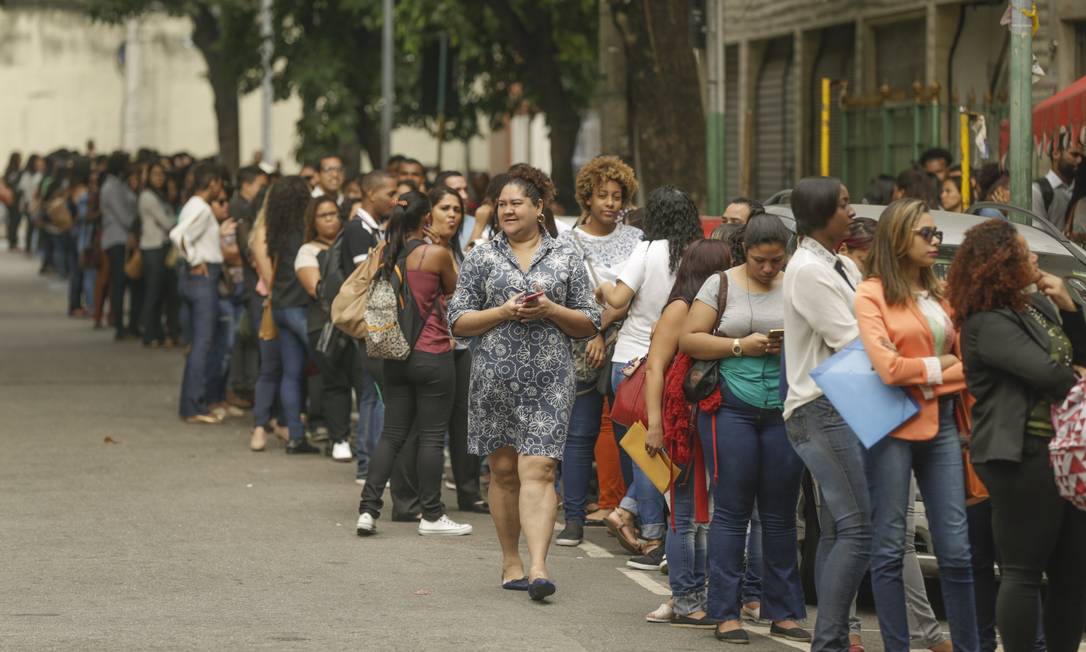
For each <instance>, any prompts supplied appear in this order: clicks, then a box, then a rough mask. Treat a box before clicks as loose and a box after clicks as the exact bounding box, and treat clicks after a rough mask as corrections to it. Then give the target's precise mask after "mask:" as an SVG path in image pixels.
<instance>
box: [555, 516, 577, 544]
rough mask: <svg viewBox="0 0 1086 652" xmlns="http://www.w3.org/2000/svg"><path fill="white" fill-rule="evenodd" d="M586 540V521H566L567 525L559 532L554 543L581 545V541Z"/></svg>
mask: <svg viewBox="0 0 1086 652" xmlns="http://www.w3.org/2000/svg"><path fill="white" fill-rule="evenodd" d="M582 540H584V523H582V522H580V521H570V522H568V523H566V527H565V528H563V529H562V531H561V532H559V533H558V537H557V538H556V539H555V540H554V543H555V544H557V545H559V546H579V545H581V541H582Z"/></svg>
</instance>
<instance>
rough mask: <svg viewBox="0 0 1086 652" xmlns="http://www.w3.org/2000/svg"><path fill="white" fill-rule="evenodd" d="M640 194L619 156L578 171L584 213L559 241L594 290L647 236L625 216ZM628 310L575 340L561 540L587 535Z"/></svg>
mask: <svg viewBox="0 0 1086 652" xmlns="http://www.w3.org/2000/svg"><path fill="white" fill-rule="evenodd" d="M636 194H637V179H636V178H634V172H633V170H632V169H631V168H630V166H628V165H626V164H625V163H623V162H622V160H621V159H619V158H618V157H617V156H597V157H596V158H594V159H592V160H591V161H589V162H588V163H587V164H586V165H585V166H584V167H582V168H581V171H580V172H579V173H578V174H577V182H576V195H577V203H578V204H579V205H580V207H581V218H580V220H579V221H578V223H577V226H576V227H574V228H573V229H572V230H570V231H566V232H564V233H562V234H561V235H560V236H559V237H558V241H559V242H561V243H564V244H567V245H569V246H570V248H572V249H573V250H574V251H575V252H576V253H577V255H578V256H579V257H580V258H581V259H582V261H583V264H584V267H585V270H586V272H587V273H588V279H589V282H590V284H591V286H592V290H593V291H595V289H596V286H598V285H599V284H601V283H613V282H614V281H615V280H616V279H617V278H618V274H619V272H620V271H622V266H623V264H625V262H626V260H627V259H628V258H629V257H630V254H632V253H633V250H634V248H635V247H637V245H638V243H639V242H641V239H642V237H643V236H644V234H643V233H642V232H641V229H638V228H635V227H632V226H628V225H626V224H624V223H622V222H621V221H620V215H621V212H622V210H623V209H624V208H626V207H627V206H628V205H629V203H630V201H631V200H632V199H633V196H634V195H636ZM625 316H626V311H625V310H618V309H615V308H612V307H609V306H604V307H603V318H602V322H601V325H600V332H599V333H598V334H597V335H596V336H595V337H593V338H592V339H589V340H587V341H583V342H575V343H574V345H573V346H574V349H573V355H574V372H575V374H576V377H577V378H576V380H577V401H576V402H575V403H574V404H573V414H572V415H571V417H570V423H569V434H568V436H567V437H566V448H565V451H564V454H563V457H562V507H563V510H564V512H565V521H566V526H565V529H563V530H562V532H560V533H559V534H558V537H557V538H556V539H555V543H557V544H558V545H560V546H576V545H579V544H580V543H581V540H582V539H583V538H584V525H585V518H586V516H587V514H586V505H587V498H586V495H585V494H586V493H587V491H588V480H589V477H590V474H591V473H592V459H593V456H594V452H595V448H596V439H597V438H598V437H599V434H600V417H601V415H602V413H603V399H604V396H605V395H608V394H610V395H612V396H613V393H612V392H609V391H607V389H603V390H602V392H601V388H600V383H599V380H600V375H601V374H606V378H604V379H603V380H604V381H605V383H604V385H605V386H608V385H610V382H609V381H610V378H611V373H610V366H609V365H608V364H607V363H608V362H609V360H610V356H609V355H608V353H609V351H608V342H610V343H611V345H612V346H613V345H614V340H615V337H616V336H617V335H618V329H619V328H620V327H621V325H622V324H621V321H622V318H623V317H625ZM605 367H606V370H605ZM624 466H625V467H626V469H627V471H628V470H629V467H630V462H629V458H626V459H625V460H624ZM597 523H599V521H597Z"/></svg>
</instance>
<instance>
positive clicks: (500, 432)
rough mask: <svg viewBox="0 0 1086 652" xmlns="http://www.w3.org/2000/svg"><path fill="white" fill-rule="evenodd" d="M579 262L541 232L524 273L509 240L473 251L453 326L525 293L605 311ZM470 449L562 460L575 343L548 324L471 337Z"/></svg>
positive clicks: (596, 319) (452, 311)
mask: <svg viewBox="0 0 1086 652" xmlns="http://www.w3.org/2000/svg"><path fill="white" fill-rule="evenodd" d="M582 260H583V259H582V257H581V256H580V255H579V254H578V253H577V252H576V251H574V250H573V249H572V248H570V247H569V246H568V245H564V244H560V243H559V242H558V241H556V240H554V239H553V238H551V237H550V236H549V235H547V234H546V233H544V234H543V236H542V239H541V241H540V244H539V249H538V250H536V252H535V256H534V257H533V258H532V264H531V266H530V268H529V271H528V272H527V273H525V272H523V271H522V270H521V268H520V265H519V264H518V263H517V257H516V254H515V253H514V252H513V250H512V248H511V247H510V246H509V241H508V240H507V239H506V237H505V234H498V235H497V236H496V237H495V238H494V239H493V240H490V241H489V242H486V243H483V244H480V245H479V246H477V247H475V248H474V249H472V251H471V253H470V254H468V257H467V258H466V259H464V263H463V265H462V266H461V268H460V278H459V280H458V282H457V284H456V292H455V293H454V294H453V298H452V301H451V302H450V303H449V323H450V324H456V322H457V320H459V319H460V317H462V316H464V314H466V313H469V312H474V311H478V310H487V309H489V308H496V307H498V306H501V305H502V304H504V303H505V302H506V301H508V300H509V297H510V296H512V295H514V294H518V293H520V292H535V291H539V290H544V291H545V292H546V294H547V298H548V299H550V300H551V301H553V302H555V303H557V304H561V305H563V306H565V307H567V308H571V309H573V310H577V311H579V312H581V313H583V314H584V315H585V316H586V317H588V318H589V319H590V320H591V321H592V323H593V324H595V325H596V328H599V325H600V311H599V307H598V305H597V304H596V300H595V298H594V297H593V295H592V284H591V282H590V280H589V278H588V273H587V272H586V271H585V267H584V265H583V264H582ZM471 351H472V365H471V385H470V389H469V390H468V448H469V450H470V451H471V452H472V453H474V454H476V455H489V454H490V453H492V452H494V451H496V450H498V449H499V448H503V447H505V446H513V447H515V448H516V450H517V452H518V453H520V454H521V455H541V456H544V457H550V458H554V459H561V458H562V448H563V447H564V446H565V441H566V431H567V430H568V427H569V415H570V411H571V410H572V409H573V401H574V398H575V389H576V387H575V382H574V378H573V362H572V358H571V356H570V337H569V336H568V335H566V333H565V332H564V331H562V330H561V329H560V328H558V326H556V325H555V324H554V323H553V322H551V321H549V320H542V321H534V322H529V323H527V324H521V323H519V322H515V321H505V322H502V323H500V324H498V325H497V326H495V327H494V328H491V329H490V330H488V331H487V332H485V333H483V334H481V335H479V336H476V337H473V338H471Z"/></svg>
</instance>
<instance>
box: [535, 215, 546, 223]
mask: <svg viewBox="0 0 1086 652" xmlns="http://www.w3.org/2000/svg"><path fill="white" fill-rule="evenodd" d="M535 219H536V221H537V222H539V223H540V224H542V223H543V220H545V219H546V218H544V217H543V213H540V214H539V216H538V217H536V218H535Z"/></svg>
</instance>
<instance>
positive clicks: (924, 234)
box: [913, 226, 943, 244]
mask: <svg viewBox="0 0 1086 652" xmlns="http://www.w3.org/2000/svg"><path fill="white" fill-rule="evenodd" d="M913 231H914V232H915V233H916V234H917V235H919V236H920V237H921V238H924V241H925V242H927V243H928V244H931V242H932V240H938V241H939V242H940V243H942V242H943V232H942V231H940V230H938V229H936V228H935V227H934V226H925V227H923V228H920V229H913Z"/></svg>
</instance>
